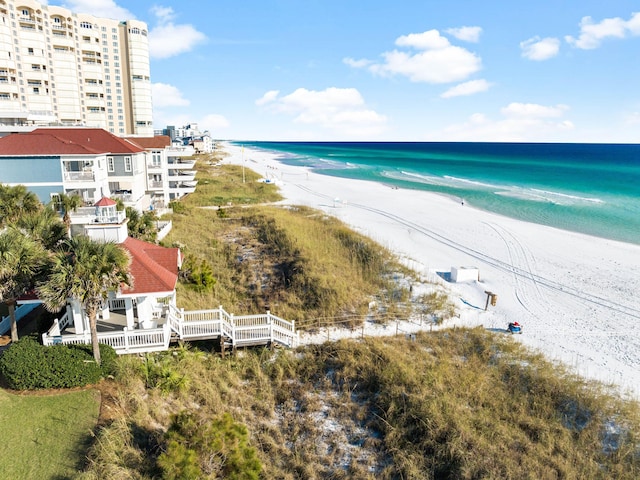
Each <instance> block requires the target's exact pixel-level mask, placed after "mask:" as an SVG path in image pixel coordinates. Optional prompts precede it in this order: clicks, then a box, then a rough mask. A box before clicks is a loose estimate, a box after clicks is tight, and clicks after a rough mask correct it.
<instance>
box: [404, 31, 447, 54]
mask: <svg viewBox="0 0 640 480" xmlns="http://www.w3.org/2000/svg"><path fill="white" fill-rule="evenodd" d="M396 45H398V46H399V47H413V48H417V49H418V50H431V49H439V48H447V47H448V46H449V45H451V44H450V43H449V40H447V39H446V38H445V37H443V36H442V35H440V32H438V30H428V31H426V32H422V33H410V34H409V35H403V36H401V37H398V38H397V39H396Z"/></svg>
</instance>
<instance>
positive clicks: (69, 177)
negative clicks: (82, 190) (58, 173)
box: [64, 172, 95, 181]
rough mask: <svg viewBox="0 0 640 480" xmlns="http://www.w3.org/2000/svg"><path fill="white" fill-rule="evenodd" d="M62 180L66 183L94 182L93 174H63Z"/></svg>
mask: <svg viewBox="0 0 640 480" xmlns="http://www.w3.org/2000/svg"><path fill="white" fill-rule="evenodd" d="M64 179H65V180H68V181H81V180H89V181H93V180H95V175H94V173H93V172H64Z"/></svg>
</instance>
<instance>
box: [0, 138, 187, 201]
mask: <svg viewBox="0 0 640 480" xmlns="http://www.w3.org/2000/svg"><path fill="white" fill-rule="evenodd" d="M194 153H195V150H194V148H193V147H191V146H183V145H177V146H176V145H173V143H172V142H171V141H170V139H169V137H166V136H159V137H127V138H121V137H118V136H116V135H113V134H112V133H109V132H107V131H106V130H103V129H100V128H80V127H79V128H39V129H36V130H33V131H31V132H28V133H15V134H11V135H8V136H6V137H3V138H0V183H4V184H8V185H18V184H22V185H25V186H26V187H27V188H29V190H31V191H33V192H34V193H35V194H36V195H38V197H39V198H40V200H41V201H42V202H44V203H48V202H49V201H50V200H52V199H53V198H55V196H56V195H58V194H59V193H60V192H64V193H66V194H77V195H79V196H80V197H81V198H82V199H83V201H84V203H85V206H92V205H93V204H94V203H95V202H97V201H98V200H99V199H100V198H102V197H104V196H107V197H110V198H114V199H119V200H121V201H122V202H123V203H124V205H125V206H128V207H133V208H135V209H137V210H139V211H144V210H147V209H151V208H155V209H162V208H166V207H167V206H168V204H169V202H170V201H172V200H177V199H179V198H181V197H183V196H184V195H187V194H189V193H193V192H194V191H195V187H196V180H195V170H194V167H195V160H193V159H192V158H191V157H192V156H193V155H194Z"/></svg>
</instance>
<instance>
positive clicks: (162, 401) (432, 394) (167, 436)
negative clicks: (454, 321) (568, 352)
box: [81, 328, 640, 479]
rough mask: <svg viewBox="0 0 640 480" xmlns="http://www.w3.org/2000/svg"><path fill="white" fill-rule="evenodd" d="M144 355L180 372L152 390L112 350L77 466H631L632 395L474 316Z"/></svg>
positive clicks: (351, 469)
mask: <svg viewBox="0 0 640 480" xmlns="http://www.w3.org/2000/svg"><path fill="white" fill-rule="evenodd" d="M149 356H150V357H155V356H157V357H161V360H159V362H160V363H161V364H162V365H164V366H165V368H168V369H170V370H172V371H174V372H175V374H176V375H177V376H184V377H185V378H188V381H187V382H185V385H184V387H183V388H181V389H177V390H163V389H161V388H158V386H155V385H153V384H147V382H146V380H145V378H144V373H143V370H141V369H140V368H139V364H140V363H144V362H147V361H148V360H147V359H141V358H137V357H127V358H122V359H119V360H120V370H119V374H118V375H117V377H116V383H115V385H116V387H115V388H117V394H116V395H115V397H116V398H117V399H118V401H117V402H116V403H115V404H114V405H111V406H112V408H114V409H115V412H114V414H115V416H116V417H117V421H115V422H114V423H113V424H111V425H108V426H105V427H104V428H103V429H102V430H101V431H100V432H99V433H98V439H99V441H97V442H95V443H94V445H93V447H92V449H91V451H90V454H89V461H90V462H89V463H90V467H89V469H88V471H86V472H84V473H83V475H82V477H81V478H110V477H108V475H109V474H113V471H114V470H113V469H114V468H115V467H114V465H117V468H118V474H119V475H120V476H121V478H153V476H154V475H156V476H157V477H160V476H162V475H165V477H163V478H192V477H191V476H193V475H195V477H193V478H258V477H257V475H258V473H257V472H261V473H260V475H261V477H260V478H291V479H293V478H354V479H370V478H382V479H393V478H416V479H436V478H461V479H474V478H602V479H604V478H621V479H635V478H638V475H639V474H640V454H639V453H638V452H639V451H640V436H639V435H638V432H639V431H640V410H639V408H638V404H637V403H636V402H631V401H625V400H622V399H620V398H617V397H616V396H615V395H613V394H612V392H611V391H609V390H607V388H606V387H605V386H603V385H599V384H595V383H593V382H587V381H585V380H584V379H582V378H579V377H578V376H576V375H574V374H572V373H570V372H568V371H567V370H566V369H563V368H561V367H559V366H557V365H555V364H552V363H550V362H548V361H547V360H545V359H544V358H543V357H542V356H541V355H539V354H536V353H531V352H529V351H527V350H526V349H525V348H524V347H523V346H521V345H520V344H519V343H517V342H514V341H513V340H512V339H511V338H510V337H497V336H496V335H495V334H493V333H491V332H488V331H486V330H484V329H482V328H475V329H455V330H443V331H438V332H433V333H428V332H422V333H418V334H417V335H416V336H415V339H414V340H407V339H406V338H405V337H404V336H393V337H384V338H365V339H361V340H341V341H337V342H327V343H325V344H322V345H313V346H306V347H300V348H298V349H297V350H295V351H291V350H277V351H275V352H274V351H271V350H268V349H252V350H245V351H243V352H241V353H240V354H238V355H235V356H228V357H225V358H221V357H220V355H218V354H216V353H212V352H208V351H206V352H205V351H203V350H198V349H193V348H192V349H184V348H183V349H181V350H180V351H179V353H176V354H175V355H174V354H149ZM107 438H108V439H109V440H108V441H107V440H106V439H107ZM136 439H139V440H136ZM234 472H235V473H234ZM240 472H242V473H240ZM234 474H237V476H235V477H234Z"/></svg>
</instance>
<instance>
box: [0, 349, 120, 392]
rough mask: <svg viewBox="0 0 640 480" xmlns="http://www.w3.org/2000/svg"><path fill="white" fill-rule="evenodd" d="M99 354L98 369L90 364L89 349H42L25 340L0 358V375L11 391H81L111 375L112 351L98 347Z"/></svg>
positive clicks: (113, 355) (112, 368)
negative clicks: (101, 361)
mask: <svg viewBox="0 0 640 480" xmlns="http://www.w3.org/2000/svg"><path fill="white" fill-rule="evenodd" d="M100 351H101V353H102V355H103V357H102V358H103V366H102V368H101V367H100V366H98V365H97V364H96V363H95V362H94V360H93V355H92V351H91V346H87V345H53V346H51V347H45V346H43V345H40V344H39V343H38V342H36V340H35V339H34V338H33V337H25V338H22V339H21V340H19V341H18V342H16V343H14V344H12V345H11V348H9V349H8V350H7V351H6V352H5V353H4V355H3V356H2V357H1V358H0V374H1V375H2V376H3V377H4V379H5V380H6V382H7V384H8V386H9V387H10V388H13V389H15V390H36V389H43V388H71V387H81V386H84V385H89V384H93V383H97V382H98V381H99V380H100V378H102V376H103V375H108V374H111V373H112V372H113V370H114V368H115V356H116V353H115V351H114V350H113V348H111V347H109V346H108V345H100Z"/></svg>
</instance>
